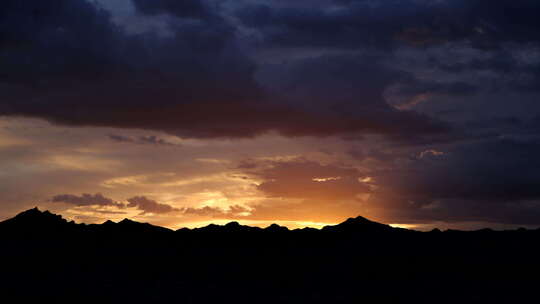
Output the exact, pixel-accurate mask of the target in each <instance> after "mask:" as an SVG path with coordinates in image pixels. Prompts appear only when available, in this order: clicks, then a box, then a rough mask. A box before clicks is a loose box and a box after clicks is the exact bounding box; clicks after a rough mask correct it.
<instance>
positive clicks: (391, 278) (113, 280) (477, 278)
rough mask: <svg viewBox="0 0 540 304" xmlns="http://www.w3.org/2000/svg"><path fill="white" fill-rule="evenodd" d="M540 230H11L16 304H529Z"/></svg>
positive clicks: (33, 218)
mask: <svg viewBox="0 0 540 304" xmlns="http://www.w3.org/2000/svg"><path fill="white" fill-rule="evenodd" d="M538 241H540V231H539V230H525V229H518V230H512V231H493V230H489V229H484V230H479V231H472V232H463V231H444V232H442V231H439V230H434V231H431V232H417V231H412V230H407V229H399V228H392V227H390V226H388V225H384V224H380V223H376V222H372V221H370V220H368V219H365V218H362V217H357V218H350V219H348V220H346V221H345V222H343V223H341V224H338V225H335V226H327V227H324V228H323V229H321V230H317V229H295V230H289V229H287V228H286V227H281V226H278V225H275V224H274V225H271V226H269V227H267V228H257V227H249V226H243V225H240V224H239V223H236V222H232V223H229V224H227V225H224V226H219V225H209V226H206V227H203V228H197V229H186V228H183V229H179V230H177V231H172V230H170V229H166V228H162V227H157V226H154V225H150V224H146V223H138V222H134V221H131V220H128V219H126V220H123V221H121V222H119V223H114V222H111V221H107V222H105V223H103V224H100V225H94V224H92V225H86V224H76V223H74V222H68V221H66V220H65V219H63V218H62V217H61V216H58V215H54V214H51V213H50V212H47V211H45V212H42V211H39V210H38V209H31V210H28V211H25V212H22V213H21V214H19V215H17V216H16V217H14V218H12V219H9V220H6V221H4V222H2V223H0V242H1V244H2V250H1V253H0V258H1V261H2V279H1V281H0V283H1V285H0V286H1V287H0V288H1V291H2V296H3V299H14V300H13V301H11V302H9V303H15V302H17V303H21V302H28V301H34V302H35V303H41V302H44V301H47V300H49V301H51V300H52V301H54V302H93V303H96V302H115V303H215V302H225V303H237V302H242V303H408V302H410V303H469V302H475V303H495V302H501V301H502V302H507V303H526V298H528V297H530V296H532V295H534V292H535V290H536V284H537V283H538V282H539V277H538V273H540V272H539V270H540V260H539V258H538V257H539V256H540V255H539V254H540V246H539V245H538Z"/></svg>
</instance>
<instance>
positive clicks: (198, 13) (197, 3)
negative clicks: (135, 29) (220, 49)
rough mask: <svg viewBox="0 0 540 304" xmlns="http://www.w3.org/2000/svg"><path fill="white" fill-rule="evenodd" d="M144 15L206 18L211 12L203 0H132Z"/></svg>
mask: <svg viewBox="0 0 540 304" xmlns="http://www.w3.org/2000/svg"><path fill="white" fill-rule="evenodd" d="M133 4H134V5H135V7H136V8H137V9H138V10H139V12H141V13H143V14H146V15H159V14H172V15H174V16H176V17H180V18H207V17H208V16H209V15H210V14H211V12H210V8H209V7H208V6H207V4H206V3H205V2H204V1H203V0H182V1H176V0H133Z"/></svg>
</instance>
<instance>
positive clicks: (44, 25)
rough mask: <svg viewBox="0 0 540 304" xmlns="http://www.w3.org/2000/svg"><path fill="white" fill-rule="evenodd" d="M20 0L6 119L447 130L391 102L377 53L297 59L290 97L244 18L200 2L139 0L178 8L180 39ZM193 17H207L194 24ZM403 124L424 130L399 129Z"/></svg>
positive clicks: (196, 128)
mask: <svg viewBox="0 0 540 304" xmlns="http://www.w3.org/2000/svg"><path fill="white" fill-rule="evenodd" d="M12 2H13V1H8V2H4V3H3V5H4V7H5V8H6V9H4V10H2V16H3V17H5V18H3V19H2V20H5V22H3V23H2V25H1V26H2V28H1V29H0V31H1V32H2V33H3V35H4V36H5V35H13V36H16V37H19V39H22V40H23V41H24V43H22V44H21V45H25V47H23V48H17V49H16V50H15V49H11V48H7V47H3V48H2V49H0V56H1V58H2V61H1V62H2V71H3V72H4V76H1V77H0V78H1V79H2V81H1V83H0V85H1V86H2V88H3V89H2V91H1V93H0V95H1V96H0V97H1V98H2V100H4V102H3V103H2V105H0V115H19V116H31V117H40V118H45V119H48V120H49V121H52V122H56V123H61V124H67V125H77V126H81V125H83V126H87V125H89V126H113V127H123V128H144V129H152V130H161V131H166V132H169V133H173V134H176V135H179V136H183V137H198V138H214V137H252V136H256V135H259V134H262V133H265V132H268V131H277V132H280V133H281V134H284V135H286V136H305V135H308V136H309V135H314V136H327V135H339V134H342V133H351V132H353V133H354V132H360V131H365V132H372V133H382V134H385V133H395V132H407V131H412V132H417V131H418V132H428V133H429V132H441V131H444V128H441V126H440V124H438V123H436V122H433V121H432V119H429V118H427V117H422V116H420V115H417V114H415V113H412V112H400V111H394V110H393V109H391V108H389V107H388V106H387V105H386V103H385V102H384V100H383V99H382V98H381V94H382V90H383V89H384V86H385V85H387V84H388V83H389V82H391V81H392V80H395V79H396V77H399V76H398V74H399V73H395V71H389V70H388V69H386V68H383V67H381V66H377V65H376V64H371V65H369V64H368V61H369V60H370V59H369V58H367V59H362V58H360V57H354V58H353V57H343V58H342V57H339V56H338V57H321V58H317V59H313V60H311V61H302V62H299V63H297V64H295V65H294V66H292V67H291V68H292V69H293V71H292V76H291V78H290V82H289V83H288V84H286V86H287V88H291V85H292V86H296V87H295V88H293V89H292V90H291V92H290V95H288V94H285V95H288V96H282V95H283V94H281V93H282V92H278V91H276V90H273V89H272V88H279V87H281V85H282V83H277V84H270V85H268V86H266V87H268V88H270V89H269V91H268V90H262V89H261V85H260V84H259V83H257V82H256V81H255V79H254V78H253V75H254V73H255V71H256V68H257V67H256V65H255V63H253V62H252V61H251V60H250V59H249V57H248V56H246V55H245V54H244V53H243V52H242V51H241V47H240V44H241V43H240V41H239V40H238V35H236V33H235V32H236V30H235V28H234V27H233V25H231V24H229V23H227V21H226V19H224V18H222V17H219V16H218V15H219V14H217V13H216V14H210V13H208V14H206V13H202V12H203V11H204V12H205V11H207V10H209V7H208V6H206V5H203V4H201V6H200V7H199V5H198V4H195V3H198V2H193V3H192V4H189V3H191V2H186V3H184V2H181V3H179V2H176V1H175V2H173V1H152V2H151V3H150V2H148V1H137V2H136V6H137V7H139V9H140V10H141V13H143V14H157V13H158V12H169V13H170V14H171V15H172V17H171V18H170V19H169V21H168V27H169V30H170V31H171V33H172V34H171V35H168V36H167V35H166V36H163V35H158V34H152V33H148V34H139V35H129V34H127V33H126V32H125V31H124V30H123V29H122V28H120V27H118V26H117V25H115V24H114V23H112V22H111V20H110V16H109V14H108V13H107V12H105V11H103V10H101V9H99V8H97V7H96V6H95V5H94V4H93V3H89V2H86V1H77V2H69V1H60V0H56V1H52V2H46V3H45V2H42V1H26V2H25V4H24V5H18V4H15V2H13V3H12ZM183 5H186V8H185V9H184V7H183ZM212 7H214V6H212ZM216 7H217V6H216ZM188 8H189V9H188ZM180 11H182V12H185V14H186V15H183V13H180ZM192 15H196V16H198V17H197V18H198V19H197V20H198V21H197V22H190V21H186V20H185V18H187V17H189V16H192ZM74 16H78V17H76V18H75V17H74ZM188 19H189V18H188ZM347 66H349V67H347ZM278 69H279V68H278ZM355 70H356V72H355ZM276 73H278V74H279V73H280V72H279V71H278V72H276ZM325 73H332V74H331V75H327V74H325ZM269 74H272V73H267V75H269ZM274 74H275V73H274ZM317 75H320V77H319V76H317ZM368 75H369V76H368ZM275 76H276V75H274V77H272V76H268V77H269V78H268V79H269V80H270V81H273V82H276V81H277V80H276V79H278V78H276V77H275ZM277 76H278V77H279V75H277ZM337 76H339V77H337ZM359 76H360V78H359V79H357V81H354V78H349V79H348V78H347V77H359ZM387 76H388V78H386V77H387ZM325 87H326V88H328V89H327V90H326V91H324V88H325ZM349 89H351V90H350V91H349ZM352 89H354V90H352ZM338 92H339V94H337V95H336V93H338ZM355 94H361V95H355ZM309 100H313V102H314V104H313V107H312V106H309V105H308V103H309ZM355 103H356V104H357V105H356V106H353V104H355ZM321 121H326V122H327V123H325V124H322V123H321ZM388 121H393V122H394V124H388ZM400 121H401V122H403V124H402V125H403V126H407V128H411V129H412V130H402V127H400V128H395V127H393V126H394V125H395V123H396V122H400Z"/></svg>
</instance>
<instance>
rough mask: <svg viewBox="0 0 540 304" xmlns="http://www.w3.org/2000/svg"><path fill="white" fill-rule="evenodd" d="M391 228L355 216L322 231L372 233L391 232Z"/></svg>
mask: <svg viewBox="0 0 540 304" xmlns="http://www.w3.org/2000/svg"><path fill="white" fill-rule="evenodd" d="M392 229H393V228H392V227H390V226H388V225H385V224H381V223H377V222H373V221H370V220H368V219H367V218H365V217H362V216H357V217H354V218H353V217H351V218H348V219H347V220H346V221H344V222H343V223H340V224H337V225H334V226H325V227H323V230H326V231H350V232H353V231H354V232H356V231H358V232H363V231H366V232H374V231H386V230H392Z"/></svg>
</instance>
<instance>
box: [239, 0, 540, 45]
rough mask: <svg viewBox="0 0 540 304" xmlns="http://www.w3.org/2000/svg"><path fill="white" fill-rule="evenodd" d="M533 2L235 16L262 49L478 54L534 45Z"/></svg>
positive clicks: (251, 8)
mask: <svg viewBox="0 0 540 304" xmlns="http://www.w3.org/2000/svg"><path fill="white" fill-rule="evenodd" d="M539 8H540V6H539V5H538V2H537V1H535V0H525V1H520V2H519V3H516V2H514V1H511V0H502V1H495V2H493V1H492V2H487V1H483V0H455V1H430V0H420V1H417V0H387V1H364V0H358V1H341V0H336V1H334V3H333V5H332V4H329V3H326V5H318V6H310V5H308V4H305V5H294V6H292V5H291V6H277V5H272V3H270V2H269V3H263V4H251V5H246V6H244V7H240V8H238V10H237V13H236V14H237V16H238V17H239V19H240V20H242V21H243V23H244V24H245V25H246V26H248V27H251V28H253V29H255V30H257V31H258V32H259V33H260V34H261V36H262V38H261V40H262V41H263V43H265V45H266V46H267V47H328V48H348V49H354V48H359V47H375V48H377V49H381V50H391V49H394V48H396V47H398V46H400V45H401V44H402V43H407V44H408V45H409V46H416V47H426V46H432V45H440V44H445V43H448V42H452V41H467V42H469V43H470V44H471V45H472V46H474V47H477V48H482V49H493V48H497V47H500V46H501V44H503V43H505V42H519V43H526V42H531V41H534V42H538V41H539V40H540V35H539V34H538V28H539V27H540V22H538V19H537V18H536V16H535V15H536V14H535V12H537V11H538V9H539Z"/></svg>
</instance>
